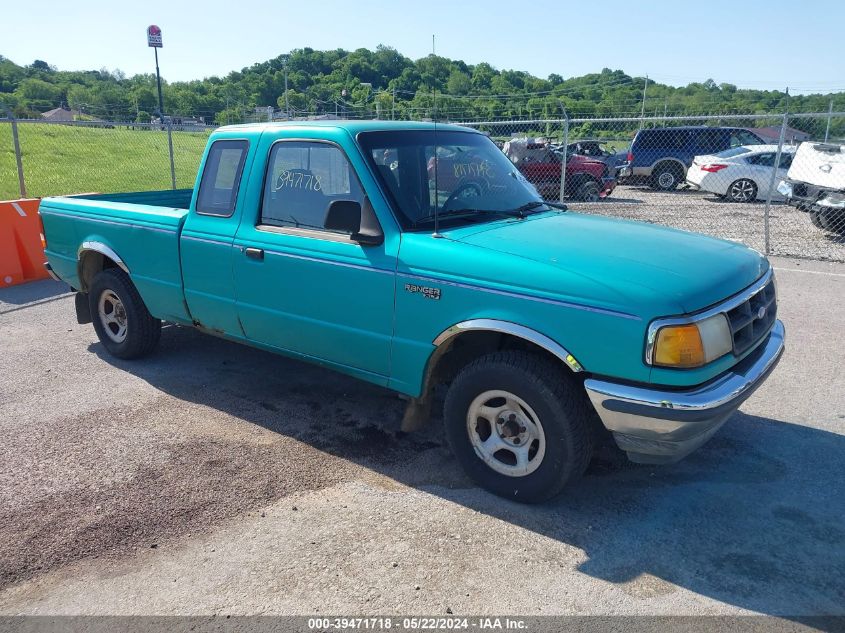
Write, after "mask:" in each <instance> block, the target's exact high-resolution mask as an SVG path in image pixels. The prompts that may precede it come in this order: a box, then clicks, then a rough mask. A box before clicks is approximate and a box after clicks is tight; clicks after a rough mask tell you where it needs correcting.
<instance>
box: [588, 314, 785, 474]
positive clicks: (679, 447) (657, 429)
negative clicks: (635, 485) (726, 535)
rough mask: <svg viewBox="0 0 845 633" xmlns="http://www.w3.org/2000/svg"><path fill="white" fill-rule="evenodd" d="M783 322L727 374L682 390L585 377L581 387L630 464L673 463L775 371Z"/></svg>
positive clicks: (708, 436) (711, 430)
mask: <svg viewBox="0 0 845 633" xmlns="http://www.w3.org/2000/svg"><path fill="white" fill-rule="evenodd" d="M783 349H784V328H783V323H781V322H780V321H776V322H775V325H774V327H773V328H772V331H771V332H770V333H769V334H768V338H767V339H766V341H765V342H763V343H762V344H761V345H760V346H759V347H758V348H757V349H756V350H754V352H752V353H751V354H750V355H749V356H748V357H746V358H745V359H743V360H742V361H741V362H740V363H739V364H737V365H736V366H735V367H732V368H731V369H730V370H729V371H727V372H726V373H724V374H722V375H721V376H718V377H717V378H714V379H713V380H711V381H710V382H707V383H705V384H703V385H700V386H698V387H694V388H692V389H687V390H678V391H675V390H657V389H649V388H645V387H636V386H631V385H624V384H619V383H614V382H608V381H605V380H597V379H594V378H588V379H587V380H586V381H584V387H585V388H586V389H587V394H588V395H589V396H590V400H591V401H592V403H593V406H594V407H595V408H596V411H597V412H598V414H599V417H600V418H601V420H602V422H603V423H604V425H605V426H606V427H607V428H608V429H609V430H610V431H611V432H612V433H613V438H614V439H615V440H616V443H617V444H618V446H619V448H621V449H622V450H623V451H625V452H626V453H627V454H628V458H629V459H630V460H631V461H634V462H640V463H646V464H662V463H671V462H675V461H678V460H679V459H681V458H683V457H685V456H686V455H688V454H689V453H691V452H692V451H694V450H695V449H696V448H698V447H699V446H701V445H702V444H704V443H705V442H706V441H707V440H709V439H710V438H711V437H712V436H713V434H714V433H716V431H718V430H719V427H721V426H722V424H724V423H725V422H726V421H727V419H728V418H730V417H731V415H733V413H734V412H735V411H736V410H737V409H738V408H739V406H740V405H741V404H742V403H743V402H745V400H746V399H747V398H748V397H749V396H750V395H751V394H752V393H754V390H755V389H757V387H759V386H760V385H761V384H762V383H763V381H764V380H765V379H766V377H767V376H768V375H769V374H770V373H771V371H772V370H773V369H774V368H775V365H777V363H778V361H779V360H780V357H781V355H782V354H783Z"/></svg>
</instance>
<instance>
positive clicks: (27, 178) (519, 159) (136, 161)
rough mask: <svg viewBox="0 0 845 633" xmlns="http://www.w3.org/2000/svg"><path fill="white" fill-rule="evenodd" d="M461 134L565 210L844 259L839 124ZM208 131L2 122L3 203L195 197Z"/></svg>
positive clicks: (582, 122)
mask: <svg viewBox="0 0 845 633" xmlns="http://www.w3.org/2000/svg"><path fill="white" fill-rule="evenodd" d="M461 124H462V125H466V126H469V127H472V128H475V129H478V130H481V131H483V132H485V133H487V134H488V135H489V136H490V137H491V138H492V140H494V141H495V142H496V143H497V144H498V145H499V147H501V148H502V150H503V151H504V152H505V153H506V154H507V156H508V157H509V158H510V159H511V161H513V162H514V164H515V165H516V166H517V167H518V168H519V170H520V171H521V172H522V173H523V174H524V175H525V176H526V178H527V179H528V181H529V182H531V183H532V184H533V185H534V186H535V187H536V188H537V190H538V191H539V192H540V194H541V195H542V196H544V197H545V198H547V199H553V200H561V199H563V200H565V201H566V203H567V204H568V205H569V207H570V208H571V209H573V210H576V211H581V212H586V213H595V214H600V215H607V216H613V217H619V218H626V219H631V220H639V221H645V222H651V223H655V224H663V225H667V226H672V227H676V228H679V229H684V230H689V231H696V232H699V233H704V234H707V235H712V236H715V237H721V238H725V239H729V240H736V241H739V242H742V243H744V244H747V245H748V246H751V247H753V248H756V249H757V250H760V251H761V252H765V253H768V254H773V255H787V256H793V257H802V258H812V259H825V260H835V261H845V198H843V193H842V192H843V191H845V154H843V149H842V148H843V144H844V143H845V113H842V112H824V113H801V114H789V115H785V114H783V113H781V114H765V115H715V116H698V117H686V118H682V117H643V118H602V119H567V118H561V119H546V120H536V119H535V120H509V121H481V122H464V123H461ZM212 129H213V128H212V127H210V126H209V127H205V126H198V125H175V124H173V125H167V124H165V125H161V124H133V123H109V122H66V123H46V122H36V121H16V122H14V121H11V120H9V119H0V199H11V198H17V197H22V196H27V195H28V196H33V197H41V196H49V195H62V194H72V193H82V192H124V191H143V190H155V189H168V188H171V187H175V188H187V187H192V186H193V184H194V181H195V178H196V172H197V168H198V166H199V162H200V158H201V156H202V151H203V148H204V147H205V144H206V141H207V139H208V136H209V134H210V132H211V130H212ZM15 132H16V135H17V144H16V143H15V140H14V136H15ZM16 147H18V148H19V151H16ZM19 166H20V170H19ZM19 175H20V178H19ZM781 183H785V184H783V185H782V184H781Z"/></svg>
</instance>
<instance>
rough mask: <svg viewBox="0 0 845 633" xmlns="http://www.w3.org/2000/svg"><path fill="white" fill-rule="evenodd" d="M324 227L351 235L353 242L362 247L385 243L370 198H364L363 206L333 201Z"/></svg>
mask: <svg viewBox="0 0 845 633" xmlns="http://www.w3.org/2000/svg"><path fill="white" fill-rule="evenodd" d="M323 226H324V227H325V228H326V229H328V230H329V231H343V232H344V233H349V237H350V239H351V240H352V241H353V242H358V243H359V244H362V245H366V246H378V245H379V244H381V243H382V242H384V231H382V229H381V225H380V224H379V222H378V218H376V214H375V211H374V210H373V207H372V205H371V204H370V200H369V198H364V204H363V206H362V205H361V204H360V203H359V202H357V201H355V200H334V201H332V203H331V204H330V205H329V208H328V211H326V219H325V221H324V222H323Z"/></svg>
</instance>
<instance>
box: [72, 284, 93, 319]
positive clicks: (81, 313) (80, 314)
mask: <svg viewBox="0 0 845 633" xmlns="http://www.w3.org/2000/svg"><path fill="white" fill-rule="evenodd" d="M73 299H74V303H75V304H76V322H77V323H79V324H80V325H82V324H85V323H91V306H90V305H88V294H87V293H85V292H77V293H76V294H75V295H74V297H73Z"/></svg>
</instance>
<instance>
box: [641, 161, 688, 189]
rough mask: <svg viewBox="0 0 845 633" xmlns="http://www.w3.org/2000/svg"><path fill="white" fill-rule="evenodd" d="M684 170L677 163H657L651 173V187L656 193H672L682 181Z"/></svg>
mask: <svg viewBox="0 0 845 633" xmlns="http://www.w3.org/2000/svg"><path fill="white" fill-rule="evenodd" d="M685 175H686V174H685V172H684V168H683V167H681V166H680V165H679V164H678V163H673V162H668V161H667V162H664V163H658V164H657V166H656V167H655V168H654V171H653V172H652V173H651V181H650V184H651V187H652V189H657V190H658V191H674V190H675V189H677V188H678V185H680V184H681V183H682V182H683V181H684V176H685Z"/></svg>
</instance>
